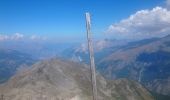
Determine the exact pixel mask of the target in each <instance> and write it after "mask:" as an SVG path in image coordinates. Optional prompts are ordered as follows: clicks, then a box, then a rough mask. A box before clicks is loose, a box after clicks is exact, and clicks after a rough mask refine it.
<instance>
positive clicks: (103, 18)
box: [0, 0, 166, 37]
mask: <svg viewBox="0 0 170 100" xmlns="http://www.w3.org/2000/svg"><path fill="white" fill-rule="evenodd" d="M165 2H166V1H165V0H0V34H3V35H4V34H5V35H12V34H16V33H20V34H23V35H30V36H31V35H36V36H38V35H39V36H45V37H82V36H85V32H86V31H85V18H84V14H85V12H90V13H91V16H92V31H93V33H95V35H98V34H103V33H105V32H106V30H107V29H108V27H109V26H110V25H112V24H114V23H119V22H120V21H121V20H123V19H126V18H128V17H129V16H130V15H132V14H135V13H136V12H137V11H140V10H143V9H150V10H152V9H153V8H154V7H156V6H164V5H165Z"/></svg>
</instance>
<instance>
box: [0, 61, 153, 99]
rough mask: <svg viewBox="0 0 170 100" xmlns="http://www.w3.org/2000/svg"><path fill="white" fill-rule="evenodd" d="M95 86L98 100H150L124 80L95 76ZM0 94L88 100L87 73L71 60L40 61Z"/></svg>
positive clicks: (9, 97)
mask: <svg viewBox="0 0 170 100" xmlns="http://www.w3.org/2000/svg"><path fill="white" fill-rule="evenodd" d="M97 86H98V91H99V92H98V99H99V100H153V98H152V96H151V94H150V93H149V92H148V91H147V90H146V89H145V88H143V87H142V86H141V85H140V84H138V83H137V82H134V81H129V80H127V79H119V80H115V81H107V80H105V79H104V78H103V77H102V76H101V75H99V74H97ZM0 93H1V94H4V95H5V97H6V98H8V99H13V100H28V99H32V100H40V99H41V100H44V99H48V100H50V99H52V100H90V99H92V95H91V94H92V92H91V83H90V70H89V68H88V66H86V65H82V64H78V63H74V62H71V61H65V60H59V59H51V60H48V61H42V62H39V63H36V64H34V65H33V66H32V68H30V69H29V70H25V71H22V72H18V73H17V74H16V75H15V76H14V77H13V78H12V79H10V80H9V81H8V82H7V83H5V84H3V85H1V86H0Z"/></svg>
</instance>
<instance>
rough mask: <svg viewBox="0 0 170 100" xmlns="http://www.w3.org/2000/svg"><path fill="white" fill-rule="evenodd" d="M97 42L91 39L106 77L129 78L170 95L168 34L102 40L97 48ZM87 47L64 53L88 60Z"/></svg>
mask: <svg viewBox="0 0 170 100" xmlns="http://www.w3.org/2000/svg"><path fill="white" fill-rule="evenodd" d="M99 42H100V41H99ZM99 42H97V43H99ZM97 43H96V42H94V52H95V61H96V65H97V66H96V67H97V70H98V71H99V72H100V73H102V75H104V77H105V78H107V79H119V78H128V79H131V80H135V81H138V82H139V83H141V84H142V85H144V86H145V87H146V88H147V89H148V90H150V91H152V92H156V93H158V94H163V95H170V67H169V66H170V36H166V37H162V38H151V39H144V40H138V41H116V40H105V43H106V44H107V45H106V44H105V45H103V47H102V49H100V50H98V49H97V48H96V44H97ZM113 44H116V45H113ZM108 45H109V46H108ZM100 46H102V45H100ZM84 48H85V47H84ZM100 48H101V47H100ZM87 50H88V49H86V50H85V49H81V46H79V47H74V48H72V49H69V50H68V51H69V52H66V53H63V54H66V57H68V58H69V59H73V60H76V61H81V62H85V63H89V60H88V52H87ZM66 51H67V50H66Z"/></svg>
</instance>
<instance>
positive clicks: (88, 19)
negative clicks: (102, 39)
mask: <svg viewBox="0 0 170 100" xmlns="http://www.w3.org/2000/svg"><path fill="white" fill-rule="evenodd" d="M90 28H91V23H90V13H86V29H87V41H88V48H89V56H90V69H91V81H92V90H93V100H97V86H96V68H95V62H94V51H93V45H92V36H91V34H92V33H91V32H90Z"/></svg>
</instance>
